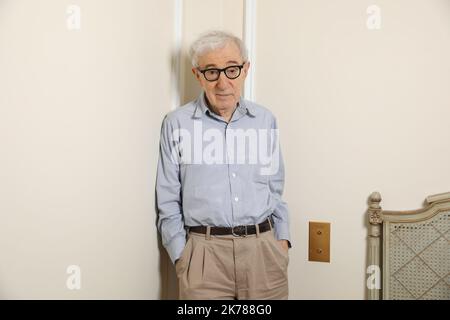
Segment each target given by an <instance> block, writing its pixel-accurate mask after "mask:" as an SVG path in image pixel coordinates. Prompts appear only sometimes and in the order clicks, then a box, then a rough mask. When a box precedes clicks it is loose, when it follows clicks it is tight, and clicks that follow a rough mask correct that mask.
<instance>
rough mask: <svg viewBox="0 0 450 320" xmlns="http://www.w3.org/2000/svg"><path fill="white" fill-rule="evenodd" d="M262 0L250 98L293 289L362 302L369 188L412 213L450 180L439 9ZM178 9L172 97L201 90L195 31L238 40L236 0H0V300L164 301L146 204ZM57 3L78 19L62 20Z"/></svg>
mask: <svg viewBox="0 0 450 320" xmlns="http://www.w3.org/2000/svg"><path fill="white" fill-rule="evenodd" d="M256 2H257V6H256V10H257V11H256V18H257V20H256V32H255V34H254V36H255V37H256V48H255V49H256V59H255V61H252V62H253V63H252V72H254V75H255V83H254V86H255V92H254V94H255V99H256V101H257V102H260V103H261V104H264V105H266V106H267V107H269V108H270V109H272V110H273V112H274V113H275V114H276V115H277V117H278V119H279V125H280V129H281V131H280V132H281V138H282V142H281V143H282V148H283V151H284V155H285V161H286V170H287V178H286V193H285V199H286V201H287V202H288V204H289V207H290V210H291V219H292V221H291V222H292V227H291V228H292V230H291V231H292V235H293V245H294V248H293V249H292V250H291V252H290V255H291V260H290V261H291V263H290V268H289V271H290V291H291V298H292V299H302V298H312V299H334V298H339V299H341V298H342V299H347V298H355V299H362V298H364V283H365V272H364V271H365V259H366V257H365V255H366V249H365V241H366V228H365V213H364V212H365V210H366V199H367V196H368V195H369V194H370V193H371V192H372V191H374V190H379V191H380V192H381V193H382V196H383V197H384V200H383V202H382V205H383V206H384V207H385V208H389V209H411V208H416V207H420V206H421V205H422V199H424V197H425V196H426V195H429V194H433V193H439V192H445V191H449V189H450V187H449V184H448V181H449V180H450V171H449V170H448V163H449V162H450V152H449V150H448V148H446V141H447V140H448V138H450V128H449V126H448V124H447V122H448V121H447V119H448V118H450V109H449V105H450V96H449V95H448V93H447V91H448V88H449V85H450V72H449V71H450V62H449V61H448V58H447V57H448V56H450V37H449V35H450V34H449V33H450V28H449V24H450V4H449V2H448V1H446V0H433V1H419V0H416V1H411V0H408V1H407V0H398V1H395V2H392V1H387V0H383V1H381V0H378V1H376V2H373V1H361V0H346V1H339V2H336V1H325V0H321V1H318V0H315V1H312V0H310V1H299V0H291V1H288V0H279V1H276V2H275V1H273V0H257V1H256ZM177 3H178V4H182V7H180V8H179V9H180V10H182V11H181V17H182V21H179V22H180V23H181V37H182V41H181V43H180V46H181V48H182V52H183V55H182V56H181V61H180V65H181V67H180V70H179V74H176V75H175V78H176V79H178V80H179V81H180V85H179V88H180V90H179V92H178V93H179V94H180V100H181V102H182V103H184V102H186V101H189V100H190V99H192V98H194V97H196V95H197V94H198V86H197V85H196V83H195V81H193V79H192V76H191V73H190V64H189V61H188V59H187V57H186V55H185V53H186V50H187V48H188V45H189V43H190V42H191V41H192V40H193V39H194V38H195V37H196V36H197V35H198V34H199V33H200V32H203V31H206V30H209V29H213V28H224V29H226V30H229V31H232V32H234V33H235V34H237V35H239V36H241V35H242V34H243V30H244V24H245V23H244V20H245V19H244V13H245V12H244V1H243V0H233V1H230V0H214V1H211V0H185V1H163V0H160V1H158V0H154V1H144V0H141V1H138V0H135V1H131V2H127V3H124V2H123V1H118V0H116V1H106V0H97V1H87V0H85V1H59V0H46V1H40V2H39V3H34V2H30V1H24V0H22V1H0V70H1V72H0V88H1V91H0V146H1V152H2V156H1V157H0V181H1V183H0V197H1V201H0V218H1V222H0V252H1V254H2V258H1V260H0V298H3V299H5V298H7V299H11V298H39V299H46V298H61V299H70V298H87V299H89V298H113V299H115V298H138V299H139V298H150V299H157V298H160V297H163V298H173V297H175V296H176V285H175V278H174V275H173V269H172V266H171V265H170V264H169V263H168V261H167V256H166V254H165V252H164V251H162V252H160V249H159V246H158V241H157V234H156V229H155V226H154V222H155V218H156V216H155V212H154V207H153V206H154V183H155V181H154V179H155V170H156V161H157V151H158V139H159V128H160V123H161V119H162V117H163V115H164V114H165V113H166V112H168V111H169V110H170V109H171V108H172V105H171V103H172V101H173V100H172V97H173V95H174V94H175V92H171V90H172V88H174V87H173V80H174V78H171V71H172V70H173V56H174V53H175V56H176V52H174V48H176V45H175V43H174V38H175V36H174V34H175V33H176V32H175V31H176V30H175V29H176V25H177V23H176V22H177V21H175V20H174V19H175V17H176V10H177V7H176V6H175V5H176V4H177ZM69 4H77V5H79V6H80V8H81V30H78V31H69V30H68V29H67V28H66V19H67V14H66V8H67V5H69ZM372 4H376V5H378V6H379V7H380V8H381V15H382V16H381V17H382V20H381V29H380V30H368V29H367V27H366V20H367V13H366V9H367V7H368V6H369V5H372ZM312 220H313V221H315V220H319V221H328V222H331V224H332V232H331V234H332V243H331V246H332V248H331V263H330V264H326V263H312V262H308V261H307V245H308V244H307V223H308V221H312ZM69 265H79V266H80V267H81V272H82V278H81V279H82V287H81V290H69V289H68V288H67V287H66V280H67V278H68V277H69V275H68V274H66V268H67V267H68V266H69Z"/></svg>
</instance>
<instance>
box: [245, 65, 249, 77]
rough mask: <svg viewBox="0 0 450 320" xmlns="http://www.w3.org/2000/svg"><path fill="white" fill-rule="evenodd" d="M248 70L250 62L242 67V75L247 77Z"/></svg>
mask: <svg viewBox="0 0 450 320" xmlns="http://www.w3.org/2000/svg"><path fill="white" fill-rule="evenodd" d="M248 69H250V61H247V62H246V63H245V65H244V75H245V76H246V77H247V74H248Z"/></svg>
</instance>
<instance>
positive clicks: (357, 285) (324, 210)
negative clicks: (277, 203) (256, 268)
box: [255, 0, 450, 299]
mask: <svg viewBox="0 0 450 320" xmlns="http://www.w3.org/2000/svg"><path fill="white" fill-rule="evenodd" d="M372 4H376V5H378V6H379V7H380V9H381V29H379V30H369V29H368V28H367V27H366V19H367V14H366V9H367V7H368V6H369V5H372ZM257 17H258V24H257V41H256V42H257V49H256V54H257V57H256V83H255V86H256V90H255V95H256V100H258V101H259V102H260V103H262V104H265V105H267V106H269V107H270V108H271V109H272V110H274V112H275V114H277V116H278V118H279V123H280V134H281V143H282V147H283V149H284V153H285V159H286V171H287V179H286V200H287V202H288V204H289V206H290V211H291V217H292V234H293V245H294V249H293V250H292V251H291V263H290V277H291V278H290V279H291V282H290V285H291V297H292V298H299V299H303V298H311V299H347V298H350V299H361V298H363V297H364V283H365V281H364V280H365V254H366V248H365V241H366V227H365V224H364V222H365V210H366V199H367V197H368V195H369V194H370V193H371V192H372V191H375V190H378V191H380V192H381V194H382V197H383V198H384V200H383V202H382V206H383V207H385V208H389V209H414V208H419V207H421V206H422V201H423V200H424V199H425V196H427V195H429V194H434V193H440V192H446V191H450V184H449V181H450V170H449V163H450V150H449V148H448V147H447V145H448V142H447V141H448V140H449V138H450V126H449V125H448V119H449V118H450V108H449V107H450V95H449V93H448V92H449V88H450V60H449V59H448V57H449V56H450V2H449V1H447V0H433V1H419V0H417V1H411V0H398V1H387V0H383V1H380V0H378V1H361V0H352V1H350V0H347V1H328V0H321V1H317V0H315V1H298V0H280V1H277V4H276V5H274V1H271V0H258V14H257ZM316 220H318V221H328V222H331V263H330V264H326V263H317V262H308V261H307V259H308V247H307V242H308V234H307V231H308V230H307V228H308V221H316Z"/></svg>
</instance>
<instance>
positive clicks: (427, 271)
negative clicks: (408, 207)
mask: <svg viewBox="0 0 450 320" xmlns="http://www.w3.org/2000/svg"><path fill="white" fill-rule="evenodd" d="M380 202H381V195H380V194H379V193H378V192H374V193H372V194H371V195H370V198H369V209H368V215H369V224H370V225H369V239H368V242H369V244H368V264H369V265H368V268H367V272H368V273H369V274H370V275H371V276H370V277H369V279H368V280H367V290H368V298H369V299H372V300H378V299H395V300H397V299H401V300H404V299H439V300H441V299H446V300H450V192H449V193H442V194H437V195H433V196H429V197H427V199H426V202H427V205H426V206H425V207H424V208H422V209H419V210H413V211H385V210H382V209H381V206H380ZM380 277H381V278H380Z"/></svg>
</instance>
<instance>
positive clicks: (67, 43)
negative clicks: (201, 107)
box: [0, 0, 174, 299]
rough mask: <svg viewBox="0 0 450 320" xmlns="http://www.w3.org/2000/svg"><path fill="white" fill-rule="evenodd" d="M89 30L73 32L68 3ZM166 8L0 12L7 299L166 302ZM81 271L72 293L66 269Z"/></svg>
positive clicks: (10, 4) (17, 5) (0, 176)
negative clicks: (159, 165)
mask: <svg viewBox="0 0 450 320" xmlns="http://www.w3.org/2000/svg"><path fill="white" fill-rule="evenodd" d="M74 3H75V4H78V5H79V6H80V8H81V29H80V30H78V31H69V30H68V29H67V28H66V17H67V14H66V7H67V5H69V4H74ZM173 11H174V10H173V3H172V2H171V1H144V0H141V1H133V2H130V3H125V2H124V1H120V0H116V1H109V0H101V1H99V0H96V1H88V0H85V1H59V0H53V1H49V0H47V1H1V2H0V70H1V72H0V88H1V89H0V90H1V91H0V146H1V153H2V155H1V157H0V181H1V183H0V197H1V201H0V216H1V219H0V220H1V221H0V253H1V259H0V298H8V299H11V298H20V299H22V298H38V299H46V298H62V299H68V298H113V299H116V298H137V299H139V298H155V299H156V298H158V297H159V285H160V277H159V268H160V267H159V259H158V257H159V251H158V245H157V237H156V231H155V226H154V223H155V212H154V183H155V181H154V180H155V168H156V161H157V150H158V138H159V128H160V122H161V119H162V117H163V115H164V114H165V113H166V112H167V111H169V110H170V103H171V99H170V67H171V66H170V54H171V51H170V50H171V45H172V39H173V30H172V29H173V27H172V26H173V22H172V19H171V17H172V16H173ZM69 265H78V266H79V267H80V268H81V290H68V288H67V287H66V279H67V278H68V277H69V275H68V274H66V268H67V267H68V266H69Z"/></svg>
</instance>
